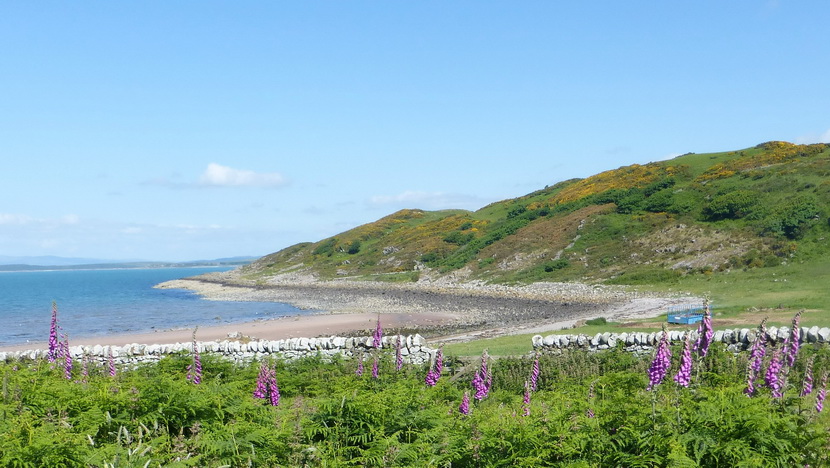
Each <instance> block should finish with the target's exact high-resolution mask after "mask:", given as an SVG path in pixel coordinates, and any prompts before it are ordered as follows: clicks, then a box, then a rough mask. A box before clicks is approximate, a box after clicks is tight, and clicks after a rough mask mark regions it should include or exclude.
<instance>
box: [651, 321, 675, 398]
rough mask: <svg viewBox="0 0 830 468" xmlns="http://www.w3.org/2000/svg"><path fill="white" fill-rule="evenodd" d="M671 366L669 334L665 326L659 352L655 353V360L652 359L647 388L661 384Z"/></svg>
mask: <svg viewBox="0 0 830 468" xmlns="http://www.w3.org/2000/svg"><path fill="white" fill-rule="evenodd" d="M670 367H671V350H670V349H669V334H668V332H666V329H665V328H663V336H662V337H661V338H660V344H658V345H657V352H656V353H655V354H654V360H653V361H651V366H650V367H649V368H648V387H646V390H651V389H652V388H654V387H655V386H657V385H659V384H660V382H662V381H663V379H665V378H666V374H667V373H668V372H669V368H670Z"/></svg>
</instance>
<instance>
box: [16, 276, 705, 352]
mask: <svg viewBox="0 0 830 468" xmlns="http://www.w3.org/2000/svg"><path fill="white" fill-rule="evenodd" d="M156 287H158V288H176V289H189V290H192V291H195V292H196V293H198V294H199V295H201V296H202V297H203V298H204V299H206V300H222V301H266V302H267V301H273V302H284V303H289V304H292V305H294V306H296V307H298V308H301V309H306V310H309V313H308V314H304V315H297V316H291V317H283V318H280V319H275V320H263V321H255V322H248V323H238V324H223V325H206V326H200V327H199V328H198V331H197V335H196V337H197V339H198V340H199V341H214V340H218V341H221V340H225V339H229V337H230V338H232V339H233V338H235V337H252V338H260V339H270V340H277V339H284V338H292V337H309V338H310V337H318V336H333V335H349V334H358V333H360V332H366V333H367V334H368V333H371V330H372V329H374V327H375V323H376V321H377V319H378V317H380V319H381V323H382V325H383V327H384V328H385V329H394V330H399V331H401V332H407V333H408V332H418V333H421V334H422V335H424V336H425V337H427V338H428V339H430V340H433V341H437V342H452V341H466V340H471V339H476V338H482V337H492V336H501V335H509V334H517V333H543V332H546V331H552V330H560V329H564V328H570V327H572V326H573V325H574V324H576V323H577V322H578V321H580V320H585V319H589V318H595V317H605V318H607V319H609V320H618V321H619V320H635V319H643V318H648V317H654V316H657V315H660V314H663V313H665V311H666V310H667V308H668V307H669V306H670V305H675V304H679V303H684V302H689V301H690V300H693V298H691V299H690V298H689V297H676V298H666V297H651V296H642V295H638V294H636V293H630V292H625V291H623V290H620V289H614V288H607V287H599V286H589V285H583V284H576V283H536V284H531V285H526V286H502V285H497V286H493V285H482V284H474V283H473V284H471V283H438V284H404V285H401V284H386V283H367V282H350V281H331V282H315V281H296V280H294V281H285V280H280V279H274V280H273V281H272V282H271V283H269V284H255V285H254V284H247V283H245V282H244V281H243V280H241V279H240V278H239V277H237V276H234V275H233V274H230V275H229V274H212V275H204V276H200V277H196V278H187V279H180V280H173V281H168V282H166V283H162V284H160V285H157V286H156ZM192 333H193V329H172V330H158V331H154V332H149V333H135V334H124V335H110V336H95V337H86V338H82V337H78V338H76V339H73V340H72V344H73V345H95V344H100V345H125V344H129V343H140V344H166V343H184V342H189V341H190V340H191V339H192ZM46 346H47V344H46V343H45V342H42V343H25V344H20V345H14V346H0V351H16V350H25V349H37V348H46Z"/></svg>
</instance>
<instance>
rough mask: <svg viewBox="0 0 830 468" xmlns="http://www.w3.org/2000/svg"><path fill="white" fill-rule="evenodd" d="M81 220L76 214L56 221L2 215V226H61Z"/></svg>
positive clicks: (55, 219) (12, 214)
mask: <svg viewBox="0 0 830 468" xmlns="http://www.w3.org/2000/svg"><path fill="white" fill-rule="evenodd" d="M80 222H81V218H80V217H79V216H78V215H76V214H67V215H63V216H61V217H60V218H54V219H39V218H33V217H31V216H26V215H21V214H14V213H0V226H2V225H5V226H26V225H41V226H61V225H70V224H78V223H80Z"/></svg>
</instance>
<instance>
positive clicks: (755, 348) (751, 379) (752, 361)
mask: <svg viewBox="0 0 830 468" xmlns="http://www.w3.org/2000/svg"><path fill="white" fill-rule="evenodd" d="M766 323H767V319H764V320H762V321H761V323H760V325H758V333H757V334H756V335H755V340H754V341H753V342H752V348H751V349H750V352H749V360H748V361H747V366H746V367H747V369H746V389H745V390H744V393H745V394H746V395H747V396H752V395H753V394H755V380H756V379H757V378H758V376H759V375H760V374H761V366H762V365H763V362H764V356H765V355H766V353H767V327H766Z"/></svg>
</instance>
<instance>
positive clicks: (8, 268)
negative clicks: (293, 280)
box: [0, 258, 251, 273]
mask: <svg viewBox="0 0 830 468" xmlns="http://www.w3.org/2000/svg"><path fill="white" fill-rule="evenodd" d="M250 261H251V259H248V258H246V259H244V260H236V261H227V262H222V261H197V262H124V263H91V264H81V265H29V264H9V265H0V273H8V272H13V273H19V272H26V271H75V270H132V269H155V268H206V267H228V268H236V267H239V266H242V265H246V264H248V263H250Z"/></svg>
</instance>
